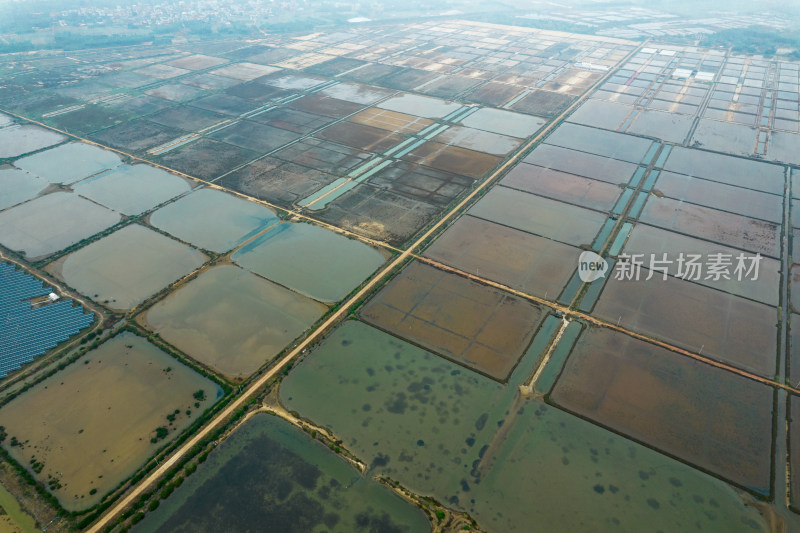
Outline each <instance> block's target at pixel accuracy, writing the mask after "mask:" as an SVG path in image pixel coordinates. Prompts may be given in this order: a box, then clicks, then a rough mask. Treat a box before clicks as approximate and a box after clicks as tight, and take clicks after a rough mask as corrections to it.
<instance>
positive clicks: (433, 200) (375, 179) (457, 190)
mask: <svg viewBox="0 0 800 533" xmlns="http://www.w3.org/2000/svg"><path fill="white" fill-rule="evenodd" d="M369 183H370V184H372V185H374V186H376V187H381V188H383V187H385V188H388V189H390V190H392V191H395V192H398V193H400V194H402V195H404V196H407V197H410V198H412V199H415V200H419V201H422V202H427V203H430V204H433V205H438V206H446V205H448V204H449V203H450V202H452V201H453V200H454V199H455V198H456V197H458V196H459V195H460V194H461V193H463V192H464V191H465V190H466V189H467V188H468V187H469V186H470V185H472V183H473V180H471V179H470V178H468V177H466V176H460V175H458V174H450V173H448V172H442V171H439V170H436V169H432V168H427V167H424V166H421V165H416V164H413V163H408V162H406V161H397V162H396V163H392V164H391V165H389V166H387V167H386V168H383V169H381V170H379V171H378V172H376V173H375V174H373V175H372V176H371V177H370V178H369Z"/></svg>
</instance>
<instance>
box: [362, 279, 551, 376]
mask: <svg viewBox="0 0 800 533" xmlns="http://www.w3.org/2000/svg"><path fill="white" fill-rule="evenodd" d="M361 316H362V318H363V319H364V320H366V321H367V322H369V323H371V324H374V325H376V326H377V327H379V328H381V329H384V330H386V331H390V332H392V333H394V334H396V335H398V336H400V337H402V338H406V339H408V340H410V341H412V342H414V343H415V344H418V345H420V346H423V347H425V348H427V349H429V350H431V351H433V352H436V353H439V354H441V355H443V356H444V357H446V358H448V359H450V360H452V361H455V362H457V363H460V364H462V365H465V366H467V367H469V368H472V369H474V370H477V371H478V372H480V373H482V374H485V375H487V376H490V377H492V378H494V379H496V380H499V381H505V380H506V379H508V376H509V375H510V374H511V371H512V370H513V369H514V367H515V366H516V364H517V362H518V361H519V359H520V358H521V357H522V354H523V353H524V351H525V349H526V348H527V347H528V344H530V342H531V339H532V338H533V334H534V333H535V332H536V329H537V328H538V326H539V323H540V322H541V320H542V319H543V317H544V312H543V310H542V309H540V308H539V307H538V306H536V305H534V304H532V303H530V302H528V301H526V300H523V299H521V298H518V297H516V296H512V295H511V294H507V293H504V292H501V291H499V290H497V289H494V288H490V287H487V286H484V285H479V284H478V283H476V282H473V281H470V280H467V279H465V278H462V277H461V276H457V275H455V274H450V273H447V272H444V271H442V270H438V269H436V268H433V267H430V266H427V265H425V264H422V263H413V264H412V265H410V266H409V267H407V268H406V269H405V270H404V271H403V272H402V273H401V274H400V275H399V276H398V277H396V278H395V279H394V280H392V282H391V283H389V284H388V285H387V286H386V288H384V289H383V290H382V291H381V292H380V293H378V295H377V296H376V297H374V298H373V299H372V300H371V301H370V302H369V303H368V304H367V305H366V306H365V307H364V308H363V310H362V311H361Z"/></svg>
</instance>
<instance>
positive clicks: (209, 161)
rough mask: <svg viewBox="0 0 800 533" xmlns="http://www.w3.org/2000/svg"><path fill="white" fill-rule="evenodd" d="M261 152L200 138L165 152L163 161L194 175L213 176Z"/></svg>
mask: <svg viewBox="0 0 800 533" xmlns="http://www.w3.org/2000/svg"><path fill="white" fill-rule="evenodd" d="M258 155H259V154H258V153H257V152H253V151H251V150H245V149H244V148H239V147H238V146H234V145H232V144H227V143H223V142H219V141H213V140H211V139H200V140H198V141H194V142H190V143H189V144H186V145H184V146H181V147H179V148H176V149H174V150H170V151H169V152H167V153H162V154H161V155H159V156H158V157H157V158H155V159H156V161H157V162H158V163H159V164H162V165H164V166H166V167H169V168H172V169H175V170H177V171H179V172H183V173H185V174H188V175H190V176H193V177H197V178H201V179H205V180H212V179H214V178H217V177H219V176H221V175H222V174H225V173H226V172H230V171H231V170H233V169H234V168H236V167H238V166H240V165H243V164H245V163H247V162H248V161H252V160H253V159H255V158H256V157H258Z"/></svg>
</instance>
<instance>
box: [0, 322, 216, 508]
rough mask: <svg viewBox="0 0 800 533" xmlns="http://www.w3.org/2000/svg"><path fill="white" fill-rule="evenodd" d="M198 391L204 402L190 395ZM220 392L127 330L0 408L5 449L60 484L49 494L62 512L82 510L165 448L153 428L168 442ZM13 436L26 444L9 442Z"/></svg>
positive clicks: (44, 478) (40, 476)
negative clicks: (61, 507)
mask: <svg viewBox="0 0 800 533" xmlns="http://www.w3.org/2000/svg"><path fill="white" fill-rule="evenodd" d="M199 390H202V391H203V394H202V396H203V398H204V399H203V400H202V401H200V400H198V399H197V398H195V397H194V396H193V395H194V394H195V393H196V392H197V391H199ZM221 394H222V390H221V389H220V388H219V387H218V386H217V385H216V384H215V383H213V382H212V381H210V380H209V379H207V378H205V377H203V376H201V375H200V374H197V373H196V372H194V371H193V370H191V369H190V368H189V367H187V366H184V365H182V364H181V363H180V362H178V361H176V360H175V359H174V358H173V357H171V356H169V355H167V354H166V353H164V352H163V351H161V350H159V349H158V348H156V347H155V346H153V345H152V344H150V343H149V342H147V341H146V340H145V339H143V338H142V337H139V336H136V335H134V334H132V333H127V332H126V333H122V334H120V335H117V336H116V337H114V338H113V339H111V340H109V341H107V342H105V343H103V344H102V345H101V346H100V347H98V348H96V349H94V350H92V351H90V352H89V353H87V354H86V356H84V357H82V358H81V359H79V360H78V361H76V362H75V363H72V364H71V365H69V366H68V367H67V368H66V369H64V370H62V371H61V372H59V373H58V374H56V375H55V376H52V377H50V378H48V379H46V380H44V381H43V382H41V383H39V384H38V385H36V386H35V387H33V388H32V389H30V390H28V391H27V392H25V393H24V394H22V395H21V396H19V397H17V398H16V399H14V400H13V401H11V402H10V403H8V404H7V405H5V406H4V407H3V408H2V409H0V424H2V425H3V426H4V427H5V431H6V432H7V433H8V435H9V440H6V441H5V442H4V446H5V447H6V450H7V451H8V452H9V453H10V454H11V455H12V457H14V458H15V459H16V460H17V461H18V462H19V463H20V464H22V465H25V466H26V467H27V468H30V469H32V470H33V469H34V468H37V469H38V466H35V465H36V464H40V465H42V466H41V471H40V472H38V473H35V476H36V477H37V478H38V479H40V480H41V481H42V482H43V483H48V482H50V480H56V481H55V483H58V484H60V486H58V487H57V488H55V489H52V488H51V491H52V492H53V494H55V496H56V497H57V498H58V500H59V502H60V503H61V505H63V506H64V507H65V508H66V509H68V510H79V509H85V508H87V507H90V506H92V505H94V504H95V503H97V502H98V501H99V500H100V498H102V497H103V496H104V495H105V494H106V493H107V492H108V491H110V490H112V489H113V488H115V487H116V486H117V484H118V483H120V482H121V481H122V480H123V479H125V478H127V477H128V476H130V475H131V474H133V472H134V471H135V470H136V469H137V468H139V467H140V466H141V465H142V463H144V461H145V460H146V459H147V458H148V457H149V456H150V455H151V454H153V453H154V452H155V451H156V450H157V449H159V448H160V447H162V446H163V445H164V443H165V441H164V440H161V439H156V442H151V438H153V439H155V437H156V428H158V427H164V428H165V429H166V430H167V436H166V441H170V440H172V439H173V438H175V436H177V435H178V433H180V432H181V431H182V430H183V429H185V428H186V427H188V426H189V424H190V423H191V422H192V421H193V420H194V419H195V418H197V416H198V415H200V414H201V413H202V412H203V410H205V409H207V408H208V407H210V406H211V405H212V404H213V403H214V402H215V401H216V399H217V398H218V397H219V396H220V395H221ZM195 402H197V403H198V404H199V405H198V406H196V405H195ZM176 410H177V411H176ZM167 415H174V416H173V418H174V420H172V421H171V420H169V419H168V418H167ZM32 416H33V417H35V420H36V423H31V417H32ZM11 437H15V438H16V440H17V441H19V442H21V443H24V444H22V445H20V446H11V445H10V444H9V442H10V439H11ZM32 460H33V462H32ZM34 472H35V470H34ZM54 486H55V485H54Z"/></svg>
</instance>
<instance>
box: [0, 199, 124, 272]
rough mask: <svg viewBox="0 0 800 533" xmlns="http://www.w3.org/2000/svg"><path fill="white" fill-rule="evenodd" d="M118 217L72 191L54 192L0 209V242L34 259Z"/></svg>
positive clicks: (99, 229) (109, 225) (75, 240)
mask: <svg viewBox="0 0 800 533" xmlns="http://www.w3.org/2000/svg"><path fill="white" fill-rule="evenodd" d="M119 221H120V216H119V214H117V213H115V212H114V211H111V210H109V209H106V208H105V207H102V206H100V205H97V204H95V203H94V202H90V201H89V200H86V199H84V198H81V197H80V196H78V195H76V194H73V193H68V192H55V193H52V194H47V195H45V196H42V197H39V198H37V199H35V200H32V201H30V202H27V203H25V204H21V205H18V206H16V207H13V208H11V209H7V210H5V211H3V212H0V244H2V245H3V246H5V247H7V248H10V249H12V250H17V251H20V252H23V253H24V254H25V256H26V258H28V259H36V258H39V257H43V256H46V255H50V254H52V253H54V252H58V251H59V250H62V249H64V248H66V247H67V246H70V245H72V244H75V243H77V242H79V241H81V240H83V239H85V238H87V237H91V236H92V235H94V234H95V233H99V232H101V231H103V230H104V229H106V228H109V227H111V226H113V225H114V224H116V223H117V222H119Z"/></svg>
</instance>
